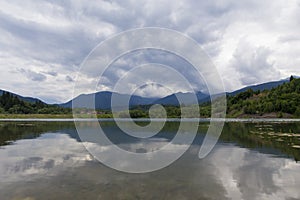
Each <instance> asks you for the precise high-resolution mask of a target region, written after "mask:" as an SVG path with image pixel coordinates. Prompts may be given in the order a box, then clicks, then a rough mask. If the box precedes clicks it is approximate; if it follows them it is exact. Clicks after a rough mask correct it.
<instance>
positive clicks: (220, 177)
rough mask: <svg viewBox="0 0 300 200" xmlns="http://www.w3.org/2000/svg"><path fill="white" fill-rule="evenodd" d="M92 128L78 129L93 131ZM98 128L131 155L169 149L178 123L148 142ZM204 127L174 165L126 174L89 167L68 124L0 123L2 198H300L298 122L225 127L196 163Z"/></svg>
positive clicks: (93, 163)
mask: <svg viewBox="0 0 300 200" xmlns="http://www.w3.org/2000/svg"><path fill="white" fill-rule="evenodd" d="M93 123H94V122H82V126H85V127H86V128H87V129H89V130H90V131H93ZM140 123H142V122H140ZM187 123H188V122H187ZM101 126H102V127H104V130H105V132H106V134H107V136H108V137H109V138H110V139H111V140H112V141H113V142H114V143H115V144H118V145H119V146H120V147H122V148H124V149H131V150H132V151H135V150H138V149H141V148H142V149H144V150H149V149H150V148H151V147H152V146H153V145H155V146H157V145H159V146H163V145H165V144H167V143H168V141H170V140H171V139H172V138H173V137H174V135H175V133H176V130H177V128H178V122H168V123H167V124H166V126H165V128H164V129H163V130H162V131H161V132H160V133H159V134H158V135H157V136H155V137H154V138H151V139H149V140H137V139H133V138H131V137H129V136H128V135H125V134H124V133H122V131H120V130H119V129H118V128H117V126H116V125H115V124H114V123H113V122H101ZM207 126H208V124H207V123H205V122H203V123H200V125H199V133H198V134H197V137H196V139H195V141H194V143H193V145H192V146H191V147H190V148H189V150H188V151H187V152H186V153H185V154H184V155H183V156H182V157H181V158H180V159H179V160H177V161H176V162H175V163H173V164H172V165H170V166H168V167H166V168H164V169H162V170H159V171H156V172H151V173H146V174H127V173H122V172H118V171H116V170H113V169H110V168H108V167H106V166H104V165H102V164H100V163H99V162H97V161H96V160H94V159H93V157H92V156H91V155H90V154H89V153H88V152H87V151H86V150H85V148H84V146H83V145H82V143H81V142H80V140H79V138H78V135H77V133H76V130H75V127H74V125H73V123H72V122H29V121H27V122H21V121H18V122H0V199H1V200H6V199H13V200H14V199H15V200H17V199H23V200H34V199H36V200H38V199H172V200H173V199H180V200H183V199H272V200H273V199H300V190H299V188H300V163H297V161H298V160H300V149H299V145H300V122H280V123H275V122H255V123H254V122H252V123H251V122H230V123H226V124H225V127H224V130H223V132H222V135H221V138H220V140H219V142H218V144H217V145H216V147H215V148H214V150H213V152H211V153H210V154H209V156H208V157H206V158H205V159H202V160H199V159H198V156H197V154H198V151H199V148H200V145H201V143H202V140H203V137H204V136H205V135H204V134H205V132H206V129H207Z"/></svg>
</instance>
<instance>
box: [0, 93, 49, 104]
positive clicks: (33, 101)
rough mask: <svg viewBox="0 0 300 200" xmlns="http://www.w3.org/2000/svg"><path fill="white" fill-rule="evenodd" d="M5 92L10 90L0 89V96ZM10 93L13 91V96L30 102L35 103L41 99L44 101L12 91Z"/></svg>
mask: <svg viewBox="0 0 300 200" xmlns="http://www.w3.org/2000/svg"><path fill="white" fill-rule="evenodd" d="M3 92H8V91H6V90H0V96H2V94H3ZM9 93H11V94H12V95H13V96H16V97H18V98H19V99H20V100H22V101H26V102H29V103H35V102H36V101H41V102H43V101H42V100H40V99H38V98H33V97H24V96H21V95H18V94H15V93H12V92H9ZM43 103H44V102H43Z"/></svg>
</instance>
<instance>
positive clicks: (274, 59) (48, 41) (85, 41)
mask: <svg viewBox="0 0 300 200" xmlns="http://www.w3.org/2000/svg"><path fill="white" fill-rule="evenodd" d="M16 13H17V14H16ZM299 18H300V12H299V2H298V1H297V0H290V1H288V2H286V1H284V0H276V1H271V0H267V1H259V0H245V1H243V2H239V1H234V0H229V1H222V0H212V1H198V0H188V1H182V0H179V1H176V2H174V3H172V4H170V2H169V1H168V0H160V1H158V0H153V1H139V0H132V1H124V0H117V1H113V2H111V1H101V0H98V1H90V2H88V3H86V2H85V1H81V0H67V1H63V2H62V1H48V0H41V1H38V2H36V1H34V0H28V1H26V2H24V1H21V0H17V1H13V2H12V1H8V0H3V1H1V2H0V35H1V38H0V68H1V79H0V88H2V89H7V90H11V91H12V90H14V91H15V92H17V93H20V94H25V93H26V95H29V96H35V95H37V94H38V95H39V96H38V97H39V98H41V99H45V100H46V101H48V98H49V96H50V95H49V93H52V94H55V95H56V96H55V101H59V102H63V101H66V100H68V99H69V98H70V97H71V96H72V90H71V88H72V87H73V84H74V83H73V82H72V81H68V80H67V79H66V76H70V77H75V76H76V71H77V70H78V68H79V66H80V64H81V62H82V61H83V60H84V58H85V57H86V56H87V55H88V53H89V52H90V51H91V50H92V49H93V48H94V47H95V46H96V45H98V44H99V43H100V42H102V41H104V40H105V39H107V38H109V37H111V36H112V35H114V34H117V33H120V32H121V31H124V30H127V29H132V28H142V27H149V26H151V27H162V28H171V29H174V30H177V31H180V32H183V33H184V34H186V35H188V36H190V37H192V38H193V39H195V40H196V41H197V42H199V43H200V44H201V45H202V47H203V49H204V50H205V51H206V52H207V53H208V55H209V56H210V57H211V59H212V60H213V62H214V63H215V65H216V67H217V68H218V70H219V72H220V75H221V76H222V78H223V81H224V84H225V87H226V89H227V90H234V89H238V88H239V87H242V86H245V85H248V84H252V83H258V82H264V81H269V80H277V79H278V78H286V77H288V76H289V75H291V74H300V68H299V65H300V59H299V58H298V57H299V56H298V55H299V54H300V40H299V38H298V35H299V32H300V21H299V20H298V19H299ZM244 38H246V39H247V43H248V45H249V44H250V52H249V51H246V50H245V51H242V49H243V48H244V49H245V48H246V46H247V44H243V42H241V41H242V40H243V39H244ZM245 45H246V46H245ZM242 46H245V47H242ZM148 58H149V60H151V55H148ZM165 58H166V59H167V57H165ZM143 59H144V62H147V61H148V60H147V59H146V58H143ZM244 59H246V60H244ZM162 60H163V59H162ZM137 62H138V61H136V63H137ZM167 62H168V63H171V61H167ZM238 63H239V64H241V66H238ZM249 63H252V64H253V65H258V66H259V67H258V66H252V67H253V68H254V69H256V72H257V74H255V73H254V72H253V71H252V72H251V71H249V67H250V65H249ZM174 64H176V62H174ZM19 66H22V68H23V69H24V71H25V72H26V73H27V76H29V77H31V78H29V80H30V81H29V80H28V81H25V80H22V77H23V75H24V72H21V71H19V73H18V74H11V73H10V71H11V70H13V71H16V70H17V69H18V68H19ZM123 66H124V67H123V68H122V69H123V70H124V69H126V66H125V65H123ZM258 68H259V69H260V70H257V69H258ZM30 71H33V72H37V73H40V74H39V75H37V74H32V73H31V72H30ZM49 72H50V73H49ZM51 72H56V73H57V74H56V73H51ZM26 73H25V74H26ZM263 73H265V76H264V75H263ZM28 74H31V75H28ZM192 74H193V73H190V74H189V75H188V74H187V76H188V77H189V78H190V79H194V77H193V75H192ZM107 75H108V76H107V77H106V78H107V79H108V80H109V81H111V80H114V79H115V78H116V77H115V75H113V74H112V73H111V77H110V76H109V73H108V74H107ZM237 75H238V77H235V76H237ZM36 76H38V77H36ZM43 76H45V77H46V78H44V77H43ZM12 77H13V78H12ZM34 77H35V78H34ZM37 80H40V81H41V80H42V81H43V84H42V85H40V86H39V87H36V86H35V84H36V83H35V82H36V81H37ZM20 82H22V84H21V85H20ZM111 83H113V81H111ZM15 85H18V87H15ZM174 87H175V86H174ZM58 88H59V89H58ZM102 88H107V89H109V88H110V87H107V85H103V87H102ZM38 89H39V90H40V91H37V90H38ZM174 89H175V90H176V89H179V88H174ZM42 90H43V91H47V92H41V91H42Z"/></svg>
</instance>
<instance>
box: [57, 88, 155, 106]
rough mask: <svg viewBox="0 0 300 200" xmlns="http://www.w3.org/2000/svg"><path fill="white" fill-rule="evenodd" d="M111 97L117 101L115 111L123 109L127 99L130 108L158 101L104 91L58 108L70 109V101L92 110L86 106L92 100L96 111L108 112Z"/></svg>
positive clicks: (82, 95)
mask: <svg viewBox="0 0 300 200" xmlns="http://www.w3.org/2000/svg"><path fill="white" fill-rule="evenodd" d="M112 95H115V97H116V100H117V101H116V104H117V105H118V108H116V109H122V108H125V107H126V106H127V104H126V103H124V101H125V100H126V99H128V98H129V99H130V101H129V106H130V107H132V106H137V105H149V104H152V103H153V102H154V101H156V100H157V99H158V98H147V97H140V96H136V95H132V96H130V95H127V94H119V93H115V92H109V91H105V92H97V93H95V94H81V95H79V96H78V97H76V98H74V99H73V100H70V101H68V102H66V103H64V104H60V106H62V107H65V108H72V101H73V102H74V105H75V107H78V108H92V107H91V105H88V102H92V100H93V99H95V108H96V109H102V110H110V109H111V98H112Z"/></svg>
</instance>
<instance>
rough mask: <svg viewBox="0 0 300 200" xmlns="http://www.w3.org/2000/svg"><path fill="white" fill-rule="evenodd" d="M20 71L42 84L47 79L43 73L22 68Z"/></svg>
mask: <svg viewBox="0 0 300 200" xmlns="http://www.w3.org/2000/svg"><path fill="white" fill-rule="evenodd" d="M19 71H20V72H21V73H23V74H24V75H25V76H26V77H27V78H28V79H30V80H32V81H38V82H42V81H45V80H46V79H47V77H46V76H45V75H43V74H42V73H39V72H34V71H32V70H30V69H27V70H26V69H23V68H21V69H19Z"/></svg>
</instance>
